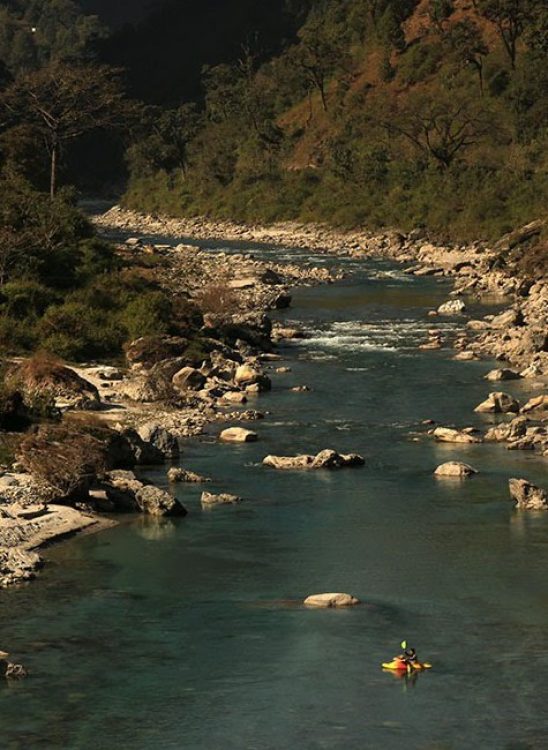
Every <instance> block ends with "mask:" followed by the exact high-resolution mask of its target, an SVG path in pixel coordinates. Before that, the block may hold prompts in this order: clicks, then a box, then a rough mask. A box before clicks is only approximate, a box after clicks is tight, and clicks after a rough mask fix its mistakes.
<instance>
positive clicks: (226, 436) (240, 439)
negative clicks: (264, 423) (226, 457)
mask: <svg viewBox="0 0 548 750" xmlns="http://www.w3.org/2000/svg"><path fill="white" fill-rule="evenodd" d="M257 439H258V435H257V433H256V432H252V431H251V430H245V429H244V428H243V427H229V428H228V429H226V430H223V431H222V432H221V434H220V435H219V440H222V441H223V442H224V443H255V442H256V441H257Z"/></svg>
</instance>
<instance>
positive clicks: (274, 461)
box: [263, 448, 365, 470]
mask: <svg viewBox="0 0 548 750" xmlns="http://www.w3.org/2000/svg"><path fill="white" fill-rule="evenodd" d="M263 464H264V465H265V466H270V467H271V468H273V469H281V470H302V469H342V468H347V467H352V466H363V465H364V464H365V460H364V459H363V457H362V456H360V455H358V454H357V453H349V454H343V453H337V451H334V450H331V449H329V448H328V449H326V450H323V451H320V452H319V453H318V454H317V455H316V456H311V455H308V454H304V455H299V456H266V457H265V458H264V459H263Z"/></svg>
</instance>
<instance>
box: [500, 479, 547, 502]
mask: <svg viewBox="0 0 548 750" xmlns="http://www.w3.org/2000/svg"><path fill="white" fill-rule="evenodd" d="M508 488H509V490H510V495H511V497H512V499H513V500H515V501H516V508H520V509H521V510H548V493H547V492H546V490H543V489H541V488H540V487H537V486H536V485H534V484H531V482H528V481H527V479H509V480H508Z"/></svg>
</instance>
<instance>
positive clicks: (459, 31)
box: [449, 18, 489, 96]
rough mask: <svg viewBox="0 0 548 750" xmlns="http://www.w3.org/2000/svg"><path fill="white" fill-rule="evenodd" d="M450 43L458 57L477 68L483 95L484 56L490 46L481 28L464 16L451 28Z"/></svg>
mask: <svg viewBox="0 0 548 750" xmlns="http://www.w3.org/2000/svg"><path fill="white" fill-rule="evenodd" d="M449 43H450V45H451V47H452V49H453V51H454V53H455V55H456V57H457V59H458V60H459V61H460V62H464V64H465V65H470V66H472V67H473V68H474V69H475V70H476V72H477V74H478V78H479V87H480V93H481V95H482V96H483V58H484V57H485V56H486V55H487V54H488V53H489V48H488V47H487V45H486V44H485V42H484V41H483V35H482V33H481V31H480V29H479V28H478V26H477V25H476V24H475V23H474V22H473V21H471V20H470V19H469V18H464V19H463V20H462V21H458V23H456V24H455V25H454V26H453V27H452V28H451V31H450V33H449Z"/></svg>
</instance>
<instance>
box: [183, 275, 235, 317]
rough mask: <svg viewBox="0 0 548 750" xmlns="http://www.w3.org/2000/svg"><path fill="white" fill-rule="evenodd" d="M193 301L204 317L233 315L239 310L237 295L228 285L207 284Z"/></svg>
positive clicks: (220, 283)
mask: <svg viewBox="0 0 548 750" xmlns="http://www.w3.org/2000/svg"><path fill="white" fill-rule="evenodd" d="M194 301H195V302H196V304H197V305H198V307H199V308H200V310H201V312H202V313H203V314H204V315H205V314H207V313H210V314H213V315H234V314H236V313H238V312H240V310H241V304H240V300H239V298H238V294H237V293H236V292H235V291H234V289H231V288H230V287H229V286H228V284H226V283H222V282H219V283H217V284H208V285H207V286H205V287H204V288H203V289H200V290H199V291H198V292H196V294H195V295H194Z"/></svg>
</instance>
